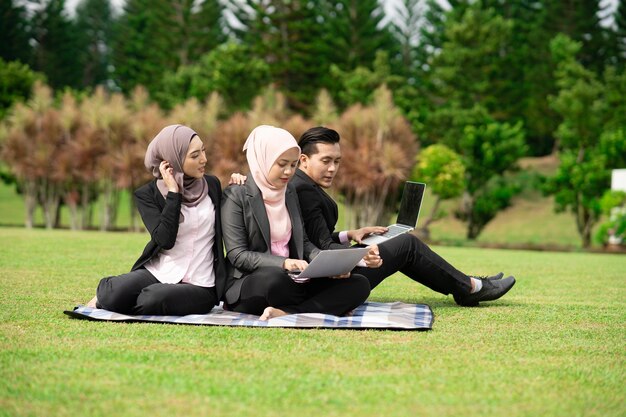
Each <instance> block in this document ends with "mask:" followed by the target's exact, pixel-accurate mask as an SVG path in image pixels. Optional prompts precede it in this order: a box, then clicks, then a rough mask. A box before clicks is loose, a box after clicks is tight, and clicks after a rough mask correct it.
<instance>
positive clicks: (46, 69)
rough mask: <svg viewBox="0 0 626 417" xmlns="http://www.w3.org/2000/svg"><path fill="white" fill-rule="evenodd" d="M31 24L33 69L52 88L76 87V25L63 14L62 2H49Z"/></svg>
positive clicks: (79, 69)
mask: <svg viewBox="0 0 626 417" xmlns="http://www.w3.org/2000/svg"><path fill="white" fill-rule="evenodd" d="M32 22H33V37H34V40H35V42H36V45H35V49H34V62H33V67H34V69H35V70H36V71H40V72H43V73H44V74H45V75H46V77H47V79H48V84H49V85H50V86H51V87H52V88H54V89H58V88H63V87H66V86H69V87H80V80H81V68H80V64H79V62H78V61H77V60H76V57H77V56H78V55H79V53H78V51H79V44H78V37H77V32H76V26H75V25H74V23H73V22H72V21H71V20H70V19H69V18H68V17H67V15H66V13H65V0H49V1H48V2H47V3H46V4H45V5H44V6H43V7H42V8H41V9H39V10H37V11H36V12H35V15H34V16H33V21H32Z"/></svg>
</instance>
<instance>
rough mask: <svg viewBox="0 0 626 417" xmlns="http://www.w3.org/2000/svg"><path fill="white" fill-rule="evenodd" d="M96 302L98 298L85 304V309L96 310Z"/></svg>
mask: <svg viewBox="0 0 626 417" xmlns="http://www.w3.org/2000/svg"><path fill="white" fill-rule="evenodd" d="M97 302H98V297H94V298H92V299H91V300H90V301H89V302H88V303H87V307H91V308H98V307H96V303H97Z"/></svg>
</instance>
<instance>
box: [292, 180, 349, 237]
mask: <svg viewBox="0 0 626 417" xmlns="http://www.w3.org/2000/svg"><path fill="white" fill-rule="evenodd" d="M290 184H291V185H292V186H293V187H294V189H295V190H296V194H297V195H298V201H299V203H300V207H301V208H302V219H303V220H304V227H305V229H306V234H307V236H308V237H309V240H310V241H311V243H313V244H314V245H315V246H317V247H318V248H321V249H345V248H347V247H348V246H349V245H348V244H343V243H340V242H339V233H338V232H335V224H336V223H337V218H338V217H339V213H338V210H337V203H335V201H334V200H333V199H332V198H330V196H329V195H328V194H326V192H325V191H324V190H323V189H322V187H320V186H319V185H317V184H316V183H315V181H313V180H312V179H311V178H310V177H309V176H308V175H307V174H305V173H304V172H303V171H302V170H300V169H298V170H297V171H296V175H295V176H294V177H293V179H292V180H291V183H290Z"/></svg>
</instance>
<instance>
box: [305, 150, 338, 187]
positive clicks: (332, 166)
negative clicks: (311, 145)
mask: <svg viewBox="0 0 626 417" xmlns="http://www.w3.org/2000/svg"><path fill="white" fill-rule="evenodd" d="M315 146H316V147H317V152H316V153H314V154H313V155H311V156H308V155H304V154H302V155H300V169H301V170H302V171H304V173H305V174H307V175H308V176H309V177H311V179H312V180H313V181H315V182H316V183H317V185H319V186H320V187H323V188H329V187H330V186H331V185H332V183H333V179H334V178H335V175H336V174H337V170H338V169H339V163H340V162H341V148H340V147H339V144H338V143H323V142H322V143H318V144H316V145H315Z"/></svg>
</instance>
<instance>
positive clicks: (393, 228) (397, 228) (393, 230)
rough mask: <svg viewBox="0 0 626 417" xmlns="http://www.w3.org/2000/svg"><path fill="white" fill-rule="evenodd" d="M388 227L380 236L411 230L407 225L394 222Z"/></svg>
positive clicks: (389, 235)
mask: <svg viewBox="0 0 626 417" xmlns="http://www.w3.org/2000/svg"><path fill="white" fill-rule="evenodd" d="M388 229H389V230H387V232H385V233H384V234H383V235H382V236H384V237H395V236H398V235H401V234H402V233H406V232H408V231H410V230H411V228H409V227H402V226H397V225H395V224H392V225H391V226H389V228H388Z"/></svg>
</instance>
